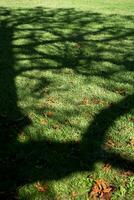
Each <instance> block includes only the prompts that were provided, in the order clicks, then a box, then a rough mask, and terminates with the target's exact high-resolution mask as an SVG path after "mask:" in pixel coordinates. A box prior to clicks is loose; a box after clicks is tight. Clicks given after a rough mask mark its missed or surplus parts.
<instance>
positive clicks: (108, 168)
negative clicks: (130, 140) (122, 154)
mask: <svg viewBox="0 0 134 200" xmlns="http://www.w3.org/2000/svg"><path fill="white" fill-rule="evenodd" d="M110 169H111V165H110V164H109V163H105V164H104V165H103V170H104V171H105V172H108V171H109V170H110Z"/></svg>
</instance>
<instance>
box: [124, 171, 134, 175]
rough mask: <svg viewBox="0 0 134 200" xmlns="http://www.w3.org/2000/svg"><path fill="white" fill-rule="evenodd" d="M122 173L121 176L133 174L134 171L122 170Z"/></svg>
mask: <svg viewBox="0 0 134 200" xmlns="http://www.w3.org/2000/svg"><path fill="white" fill-rule="evenodd" d="M122 175H123V176H134V172H133V171H130V170H129V171H124V172H123V173H122Z"/></svg>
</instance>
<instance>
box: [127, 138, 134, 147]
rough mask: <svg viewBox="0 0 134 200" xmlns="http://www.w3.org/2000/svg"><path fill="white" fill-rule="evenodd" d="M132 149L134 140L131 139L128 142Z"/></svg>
mask: <svg viewBox="0 0 134 200" xmlns="http://www.w3.org/2000/svg"><path fill="white" fill-rule="evenodd" d="M128 144H129V145H130V146H131V147H134V138H131V139H130V140H129V142H128Z"/></svg>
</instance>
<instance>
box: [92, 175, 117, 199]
mask: <svg viewBox="0 0 134 200" xmlns="http://www.w3.org/2000/svg"><path fill="white" fill-rule="evenodd" d="M112 191H113V186H111V185H110V184H109V183H108V182H107V181H105V180H103V179H98V180H96V181H95V184H94V186H93V187H92V189H91V192H90V193H89V196H90V198H93V199H94V200H95V199H96V200H97V199H100V200H110V198H111V193H112Z"/></svg>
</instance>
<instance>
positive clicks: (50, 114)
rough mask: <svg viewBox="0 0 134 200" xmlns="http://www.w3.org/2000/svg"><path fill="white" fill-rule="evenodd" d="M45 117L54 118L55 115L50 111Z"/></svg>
mask: <svg viewBox="0 0 134 200" xmlns="http://www.w3.org/2000/svg"><path fill="white" fill-rule="evenodd" d="M44 115H45V116H47V117H50V118H51V117H53V116H54V113H53V112H51V111H48V112H46V113H44Z"/></svg>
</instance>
